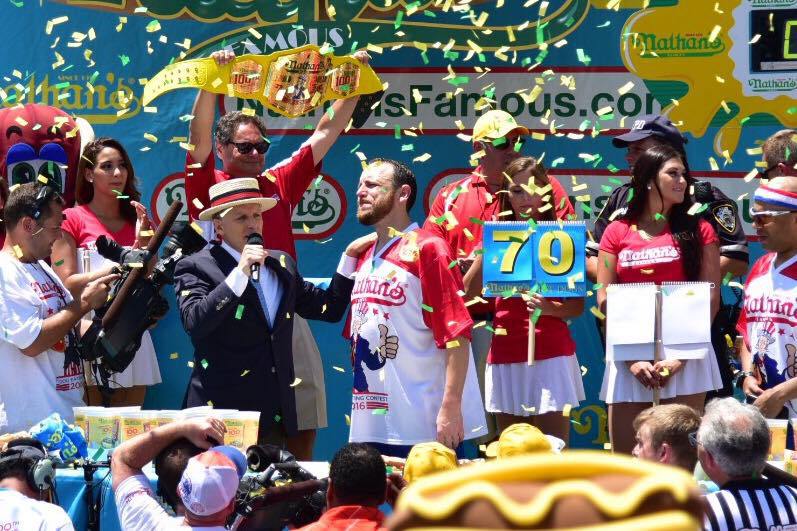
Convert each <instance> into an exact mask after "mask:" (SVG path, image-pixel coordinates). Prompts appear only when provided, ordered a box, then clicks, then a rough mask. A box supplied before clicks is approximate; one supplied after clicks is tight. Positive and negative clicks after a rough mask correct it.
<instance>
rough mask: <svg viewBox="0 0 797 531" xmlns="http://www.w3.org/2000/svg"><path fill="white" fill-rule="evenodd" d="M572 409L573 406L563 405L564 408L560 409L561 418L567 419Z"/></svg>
mask: <svg viewBox="0 0 797 531" xmlns="http://www.w3.org/2000/svg"><path fill="white" fill-rule="evenodd" d="M572 408H573V406H571V405H570V404H565V407H564V408H562V416H563V417H569V416H570V410H571V409H572Z"/></svg>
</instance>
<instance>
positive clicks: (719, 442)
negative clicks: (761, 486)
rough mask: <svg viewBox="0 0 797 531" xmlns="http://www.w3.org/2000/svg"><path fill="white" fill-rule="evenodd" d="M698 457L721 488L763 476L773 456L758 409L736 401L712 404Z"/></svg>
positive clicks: (700, 435) (703, 426) (699, 440)
mask: <svg viewBox="0 0 797 531" xmlns="http://www.w3.org/2000/svg"><path fill="white" fill-rule="evenodd" d="M695 442H696V444H697V457H698V459H699V460H700V464H701V466H702V467H703V470H704V471H705V472H706V474H707V475H708V477H709V478H711V480H712V481H714V483H716V484H717V485H720V486H722V485H724V484H725V483H727V482H728V481H729V480H731V479H749V478H752V477H754V476H757V475H758V474H760V473H761V471H762V470H763V468H764V465H765V464H766V459H767V453H768V452H769V428H767V422H766V420H765V419H764V416H763V415H761V413H760V412H759V411H758V409H756V408H755V407H753V406H751V405H748V404H742V403H741V402H739V401H738V400H736V399H735V398H732V397H729V398H721V399H715V400H712V401H711V402H709V403H708V405H707V406H706V412H705V414H704V415H703V421H702V422H701V423H700V429H699V430H698V431H697V438H696V441H695Z"/></svg>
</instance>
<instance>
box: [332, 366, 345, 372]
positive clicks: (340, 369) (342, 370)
mask: <svg viewBox="0 0 797 531" xmlns="http://www.w3.org/2000/svg"><path fill="white" fill-rule="evenodd" d="M332 368H333V369H335V370H336V371H338V372H346V370H345V369H344V368H343V367H338V366H337V365H333V366H332Z"/></svg>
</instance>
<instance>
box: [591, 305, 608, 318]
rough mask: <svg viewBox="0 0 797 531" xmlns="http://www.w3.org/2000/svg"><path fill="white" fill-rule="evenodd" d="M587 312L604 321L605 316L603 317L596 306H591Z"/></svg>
mask: <svg viewBox="0 0 797 531" xmlns="http://www.w3.org/2000/svg"><path fill="white" fill-rule="evenodd" d="M589 311H590V313H592V315H594V316H595V317H597V318H598V319H600V320H601V321H604V320H605V319H606V315H604V314H603V312H602V311H600V310H599V309H598V307H597V306H593V307H592V308H590V309H589Z"/></svg>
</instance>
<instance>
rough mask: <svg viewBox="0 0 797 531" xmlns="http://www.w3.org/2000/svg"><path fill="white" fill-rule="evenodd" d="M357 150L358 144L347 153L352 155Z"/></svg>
mask: <svg viewBox="0 0 797 531" xmlns="http://www.w3.org/2000/svg"><path fill="white" fill-rule="evenodd" d="M358 149H360V144H357V145H356V146H354V147H353V148H351V151H349V153H354V152H355V151H357V150H358Z"/></svg>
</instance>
